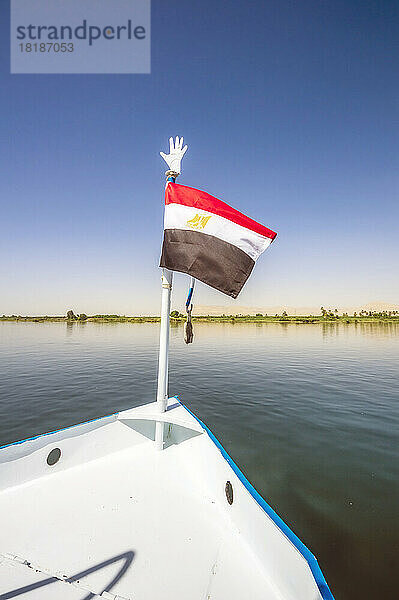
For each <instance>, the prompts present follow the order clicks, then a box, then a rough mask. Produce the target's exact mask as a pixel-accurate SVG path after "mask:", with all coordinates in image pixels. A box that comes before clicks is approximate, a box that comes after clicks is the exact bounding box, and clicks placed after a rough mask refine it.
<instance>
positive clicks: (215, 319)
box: [0, 314, 399, 324]
mask: <svg viewBox="0 0 399 600" xmlns="http://www.w3.org/2000/svg"><path fill="white" fill-rule="evenodd" d="M84 317H85V318H80V317H76V318H74V319H68V318H67V317H61V316H30V317H26V316H25V317H24V316H20V315H8V316H7V315H3V316H2V317H0V321H4V322H21V323H25V322H28V323H68V324H73V323H77V324H82V323H159V322H160V317H127V316H120V315H94V316H91V317H90V316H86V315H84ZM170 320H171V323H175V324H178V323H184V322H185V320H186V317H185V316H184V315H182V314H180V315H179V316H171V318H170ZM193 321H196V322H197V323H201V322H202V323H286V324H289V323H309V324H315V323H343V324H356V323H381V322H384V323H398V324H399V315H388V314H386V315H371V316H370V315H357V316H347V315H336V316H335V315H334V316H331V315H328V316H322V315H302V316H299V315H296V316H288V315H287V316H282V315H275V316H266V315H262V316H254V315H220V316H210V315H203V316H193Z"/></svg>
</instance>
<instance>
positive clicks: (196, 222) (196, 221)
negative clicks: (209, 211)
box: [186, 214, 212, 229]
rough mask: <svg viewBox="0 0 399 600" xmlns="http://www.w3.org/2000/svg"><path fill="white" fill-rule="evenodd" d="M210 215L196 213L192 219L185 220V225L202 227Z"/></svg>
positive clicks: (196, 227) (193, 227)
mask: <svg viewBox="0 0 399 600" xmlns="http://www.w3.org/2000/svg"><path fill="white" fill-rule="evenodd" d="M211 216H212V215H199V214H196V215H195V216H194V217H193V218H192V219H190V220H189V221H187V223H186V225H188V226H189V227H191V229H204V227H205V226H206V224H207V223H208V221H209V219H210V218H211Z"/></svg>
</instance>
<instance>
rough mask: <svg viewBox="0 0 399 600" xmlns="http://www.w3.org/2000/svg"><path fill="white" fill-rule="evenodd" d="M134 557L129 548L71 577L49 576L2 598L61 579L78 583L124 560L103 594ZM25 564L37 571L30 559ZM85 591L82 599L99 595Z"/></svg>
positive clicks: (19, 594) (119, 577) (89, 599)
mask: <svg viewBox="0 0 399 600" xmlns="http://www.w3.org/2000/svg"><path fill="white" fill-rule="evenodd" d="M133 559H134V552H133V551H132V550H128V551H127V552H124V553H122V554H119V555H117V556H113V557H112V558H109V559H108V560H105V561H103V562H101V563H98V564H97V565H95V566H93V567H90V568H89V569H86V570H84V571H80V573H76V575H72V576H71V577H68V578H66V579H60V578H58V577H48V578H47V579H43V580H42V581H37V582H36V583H32V584H30V585H25V586H23V587H20V588H17V589H15V590H10V591H9V592H6V593H5V594H1V595H0V600H9V599H11V598H16V597H17V596H21V595H22V594H27V593H29V592H33V591H35V590H37V589H39V588H42V587H45V586H48V585H51V584H52V583H59V582H60V581H62V582H64V583H70V584H71V583H72V584H73V583H78V582H79V580H80V579H82V578H83V577H86V576H87V575H91V573H95V572H96V571H100V570H101V569H104V568H105V567H108V566H109V565H112V564H113V563H117V562H119V561H123V564H122V566H121V568H120V569H119V571H118V573H117V574H116V575H115V576H114V577H113V579H112V580H111V581H110V582H109V583H108V585H106V586H105V588H104V589H103V590H102V592H101V594H103V593H104V592H110V591H111V589H112V588H113V587H114V585H116V583H118V581H120V580H121V579H122V577H123V576H124V575H125V573H126V572H127V570H128V569H129V567H130V565H131V564H132V562H133ZM25 565H26V566H27V567H28V568H31V569H32V568H33V569H34V570H35V571H36V570H37V567H35V566H33V565H31V564H30V563H29V562H28V561H26V562H25ZM83 591H84V592H85V596H84V598H82V600H91V599H92V598H95V597H96V596H97V597H98V593H97V594H96V593H92V592H89V593H87V588H86V589H82V592H83Z"/></svg>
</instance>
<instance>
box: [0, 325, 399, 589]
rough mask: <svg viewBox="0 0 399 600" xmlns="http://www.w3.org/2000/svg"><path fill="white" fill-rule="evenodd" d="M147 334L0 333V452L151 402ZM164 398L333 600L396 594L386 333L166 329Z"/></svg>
mask: <svg viewBox="0 0 399 600" xmlns="http://www.w3.org/2000/svg"><path fill="white" fill-rule="evenodd" d="M157 344H158V325H157V324H146V323H142V324H129V323H127V324H104V325H102V324H95V323H73V324H66V323H48V324H46V323H7V322H3V323H0V444H6V443H9V442H12V441H15V440H19V439H23V438H26V437H30V436H33V435H35V434H39V433H43V432H46V431H51V430H54V429H59V428H62V427H66V426H68V425H72V424H75V423H78V422H81V421H86V420H89V419H93V418H95V417H98V416H102V415H106V414H109V413H113V412H116V411H119V410H122V409H125V408H129V407H132V406H137V405H139V404H143V403H145V402H150V401H152V400H153V399H154V397H155V389H156V370H157ZM170 368H171V373H170V393H171V395H173V394H178V395H179V397H180V398H181V399H182V400H183V402H184V403H185V404H187V406H188V407H189V408H190V409H192V410H193V411H194V412H195V413H196V414H197V415H198V416H199V417H200V418H201V419H202V420H203V421H205V423H206V424H207V425H208V426H209V427H210V429H211V430H212V431H213V432H214V433H215V435H216V436H217V437H218V438H219V440H220V441H221V442H222V444H223V445H224V446H225V448H226V450H227V451H228V452H229V454H230V455H231V456H232V457H233V459H234V460H235V461H236V462H237V463H238V465H239V466H240V468H241V469H242V470H243V471H244V473H245V474H246V476H247V477H248V479H249V480H250V481H251V483H253V484H254V486H255V487H256V488H257V489H258V491H259V492H260V493H261V494H262V495H263V497H264V498H265V499H266V500H267V501H268V502H269V504H271V505H272V506H273V507H274V508H275V510H276V511H277V512H278V513H279V514H280V516H281V517H283V519H284V520H285V521H286V522H287V523H288V524H289V525H290V526H291V528H292V529H293V530H294V531H295V533H296V534H297V535H298V536H299V537H300V538H301V539H302V541H304V542H305V544H306V545H307V546H308V547H309V548H310V549H311V550H312V551H313V553H314V554H315V555H316V557H317V558H318V561H319V563H320V566H321V568H322V570H323V572H324V574H325V576H326V578H327V581H328V583H329V585H330V587H331V589H332V591H333V593H334V595H335V597H336V599H337V600H339V599H341V598H342V599H344V598H345V600H360V599H361V600H365V599H366V598H367V599H372V598H373V599H374V598H375V599H377V598H378V599H380V598H383V597H386V598H388V597H389V598H393V597H396V589H397V583H396V575H397V572H398V554H399V553H398V550H399V548H398V540H399V516H398V507H399V460H398V459H399V324H394V323H369V324H360V323H359V324H357V325H354V324H350V325H344V324H312V325H311V324H306V325H296V324H279V323H278V324H254V323H248V324H217V323H215V324H205V323H202V324H195V341H194V344H193V345H192V346H186V345H185V344H184V342H183V331H182V327H181V326H180V325H179V326H176V327H172V330H171V354H170Z"/></svg>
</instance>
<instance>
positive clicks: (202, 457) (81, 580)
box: [0, 398, 332, 600]
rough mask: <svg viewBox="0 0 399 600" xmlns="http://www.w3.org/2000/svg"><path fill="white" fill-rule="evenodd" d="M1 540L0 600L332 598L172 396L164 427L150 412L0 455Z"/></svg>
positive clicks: (285, 531)
mask: <svg viewBox="0 0 399 600" xmlns="http://www.w3.org/2000/svg"><path fill="white" fill-rule="evenodd" d="M157 420H158V421H159V420H163V421H164V422H165V423H166V424H165V449H164V450H162V451H159V450H157V449H156V447H155V443H154V437H155V423H156V421H157ZM56 448H58V449H59V450H60V452H61V455H60V458H59V460H58V461H57V462H56V463H55V464H53V465H51V466H50V465H48V464H47V459H48V457H49V453H50V452H51V451H52V450H54V449H56ZM53 454H54V453H53ZM55 458H57V452H56V456H55ZM227 482H230V484H228V483H227ZM226 484H227V494H226ZM230 485H231V487H230ZM231 500H232V503H230V502H231ZM0 531H1V534H0V600H9V599H11V598H18V600H19V599H20V600H28V599H29V600H39V599H40V600H50V599H51V600H89V599H90V598H103V599H105V600H122V599H123V600H155V599H157V598H159V599H161V598H162V599H163V600H243V599H246V598H248V599H251V600H258V599H259V600H260V599H262V600H268V599H274V600H280V599H292V600H318V599H321V598H325V599H331V598H332V595H331V592H330V591H329V589H328V587H327V584H326V583H325V580H324V578H323V576H322V574H321V572H320V569H319V568H318V566H317V562H316V560H315V559H314V557H313V555H312V554H311V553H310V552H309V550H307V549H306V548H305V547H304V546H303V545H302V544H301V542H300V541H299V540H298V539H297V538H296V537H295V535H294V534H293V533H292V532H291V531H290V530H289V528H288V527H287V526H286V525H285V524H284V523H283V522H282V521H281V520H280V519H279V518H278V517H277V515H275V513H274V512H273V511H272V509H271V508H270V507H269V506H268V505H267V504H266V503H265V502H264V500H262V499H261V498H260V497H259V495H258V494H257V493H256V491H255V490H254V489H253V488H252V486H251V485H250V484H249V483H248V482H247V480H246V479H245V477H244V476H243V475H242V474H241V472H240V471H239V469H238V468H237V467H236V465H235V464H234V463H233V461H232V460H231V459H230V458H229V457H228V455H227V454H226V452H225V451H224V450H223V448H222V447H221V446H220V444H219V443H218V442H217V440H216V439H215V438H214V437H213V435H212V434H211V433H210V432H209V430H208V429H207V428H206V427H205V426H204V425H203V424H202V423H201V422H200V421H198V419H197V418H196V417H195V416H194V415H192V414H191V413H190V411H188V409H186V408H185V407H184V406H183V405H181V404H180V403H179V401H178V400H177V399H176V398H171V399H170V400H169V407H168V410H167V412H166V413H164V414H162V415H160V414H159V413H158V412H157V407H156V404H149V405H145V406H140V407H138V408H135V409H132V410H128V411H124V412H122V413H119V414H115V415H111V416H109V417H104V418H102V419H98V420H96V421H92V422H89V423H84V424H82V425H77V426H75V427H71V428H68V429H65V430H61V431H58V432H54V433H51V434H46V435H43V436H39V437H37V438H34V439H31V440H26V441H24V442H21V443H17V444H12V445H9V446H6V447H4V448H2V449H0Z"/></svg>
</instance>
